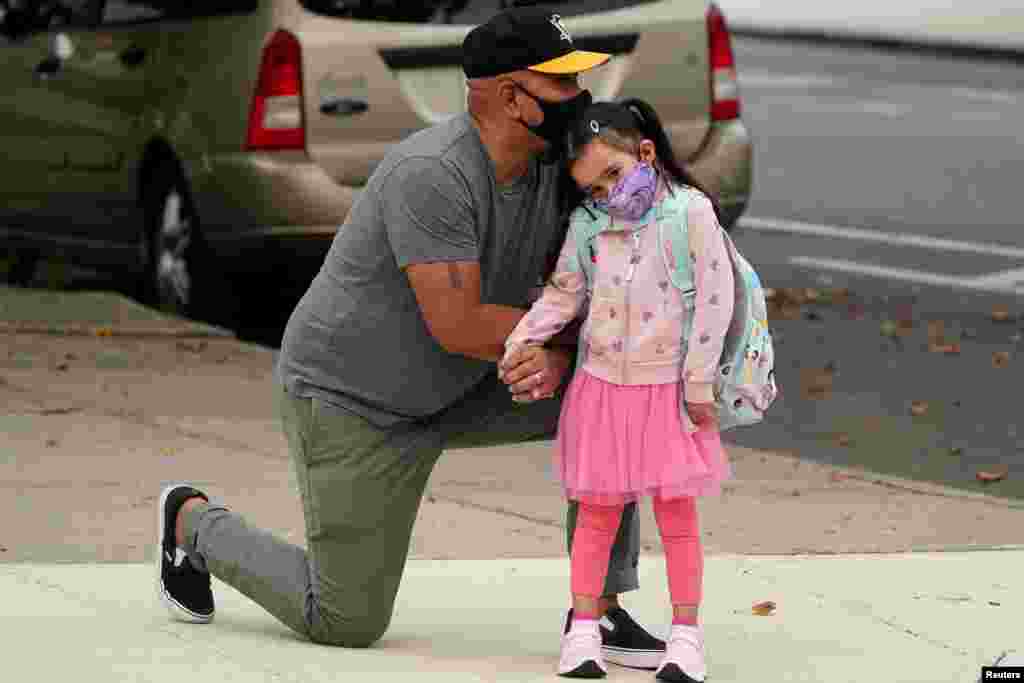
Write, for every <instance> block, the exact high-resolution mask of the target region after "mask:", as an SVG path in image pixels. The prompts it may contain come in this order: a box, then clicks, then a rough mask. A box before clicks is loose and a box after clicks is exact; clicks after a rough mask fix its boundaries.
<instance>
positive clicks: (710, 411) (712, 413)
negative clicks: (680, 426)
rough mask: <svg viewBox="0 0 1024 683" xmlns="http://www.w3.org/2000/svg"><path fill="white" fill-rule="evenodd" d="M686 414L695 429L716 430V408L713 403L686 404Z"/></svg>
mask: <svg viewBox="0 0 1024 683" xmlns="http://www.w3.org/2000/svg"><path fill="white" fill-rule="evenodd" d="M686 413H687V415H689V416H690V419H691V420H692V421H693V424H694V425H695V426H696V427H697V429H718V406H717V405H715V404H714V403H690V402H689V401H687V402H686Z"/></svg>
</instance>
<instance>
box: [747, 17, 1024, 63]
mask: <svg viewBox="0 0 1024 683" xmlns="http://www.w3.org/2000/svg"><path fill="white" fill-rule="evenodd" d="M729 30H730V32H731V33H732V34H733V35H736V36H741V37H744V38H762V39H767V40H778V41H789V42H799V43H811V44H824V45H834V44H839V45H844V46H850V47H869V48H875V49H881V50H889V51H892V52H909V53H915V54H923V55H931V56H935V57H957V58H961V59H978V60H982V61H994V62H1009V63H1012V64H1024V46H1021V47H1016V48H1014V47H1008V46H1005V45H1003V46H996V45H981V44H974V43H964V42H958V41H956V40H952V39H949V40H942V39H928V38H909V37H897V36H886V35H881V34H872V33H858V32H856V31H834V30H829V29H802V28H787V27H777V28H768V27H765V26H754V25H747V24H742V23H740V24H737V23H736V22H735V21H731V22H729Z"/></svg>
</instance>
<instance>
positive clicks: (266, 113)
mask: <svg viewBox="0 0 1024 683" xmlns="http://www.w3.org/2000/svg"><path fill="white" fill-rule="evenodd" d="M513 1H514V0H420V1H417V2H412V1H406V0H152V1H135V0H0V17H2V18H0V84H2V86H0V247H6V248H7V249H8V250H9V251H10V252H12V253H15V254H17V255H18V256H19V257H20V258H21V262H20V265H21V268H20V270H22V271H23V272H24V271H25V270H26V269H25V266H26V265H31V262H32V260H33V259H34V258H37V257H39V256H40V255H44V254H50V253H54V252H59V253H60V254H61V255H63V256H64V257H65V258H69V259H70V260H73V261H78V262H81V263H83V264H85V265H89V266H92V267H101V268H103V267H117V268H124V269H126V270H127V271H129V272H130V273H131V274H132V276H133V277H135V278H137V279H138V282H139V283H140V285H141V286H140V289H139V291H140V294H141V295H142V297H143V298H144V299H146V300H148V301H150V302H154V303H157V304H159V305H161V306H162V307H163V308H165V309H169V310H172V311H175V312H179V313H183V314H188V315H198V316H200V317H207V314H212V315H213V316H214V317H219V318H220V319H222V320H223V319H227V318H229V317H230V316H229V315H228V312H227V311H228V309H229V308H230V307H232V306H235V305H237V304H238V302H239V301H241V300H244V299H246V298H247V297H248V298H256V297H257V296H259V297H263V296H265V295H266V293H267V292H268V291H270V288H268V287H267V286H265V285H266V284H267V283H269V282H273V283H274V289H276V288H278V287H281V286H283V285H285V284H290V285H292V286H293V287H294V291H297V292H300V293H301V291H304V289H305V287H306V286H307V285H308V283H309V281H310V279H311V278H312V276H313V275H314V274H315V272H316V268H317V267H318V266H319V263H320V261H321V260H322V258H323V256H324V254H325V253H326V249H327V247H328V246H329V243H330V240H331V238H332V236H333V235H334V234H335V232H336V231H337V230H338V228H339V226H340V225H341V224H342V222H343V221H344V219H345V216H346V214H347V212H348V210H349V208H350V207H351V205H352V201H353V199H354V198H355V196H356V194H357V193H358V192H359V188H360V187H361V186H362V185H363V184H364V183H365V182H366V179H367V177H368V176H369V175H370V173H371V172H372V171H373V169H374V167H375V165H376V164H377V163H378V162H379V161H380V159H381V158H382V156H383V155H384V153H385V151H386V150H387V148H388V146H389V145H391V144H393V143H394V142H396V141H397V140H400V139H402V138H403V137H405V136H407V135H408V134H410V133H412V132H413V131H415V130H417V129H419V128H422V127H424V126H427V125H430V124H432V123H436V122H438V121H442V120H444V119H445V118H447V117H450V116H452V115H453V114H456V113H458V112H461V111H463V110H464V108H465V98H466V90H465V81H464V77H463V74H462V69H461V55H460V46H461V43H462V39H463V36H464V35H465V33H466V32H467V31H468V30H469V28H470V27H472V26H473V25H476V24H478V23H481V22H483V21H486V20H487V19H488V18H490V17H491V16H492V15H493V14H494V13H496V12H497V11H499V10H501V9H503V8H504V7H507V6H509V5H511V4H513ZM518 4H545V5H547V6H554V7H557V11H558V12H559V13H560V14H561V16H562V18H563V21H564V23H565V25H566V27H567V28H568V29H569V30H570V31H571V32H572V34H573V36H574V37H575V39H576V42H577V44H578V45H579V47H580V48H581V49H590V50H596V51H599V52H608V53H611V54H612V55H614V56H613V58H612V60H611V61H610V62H609V63H608V64H607V65H605V66H603V67H601V68H599V69H596V70H595V71H593V72H591V73H588V74H587V75H586V77H585V78H584V79H583V84H584V85H585V86H586V87H588V88H590V89H591V91H592V92H593V93H594V97H595V99H598V100H600V99H617V98H620V97H641V98H643V99H646V100H648V101H649V102H651V103H652V104H653V105H654V106H655V107H656V108H657V110H658V112H659V114H660V115H661V117H662V119H663V120H664V121H665V123H666V126H667V128H668V129H669V132H670V135H671V137H672V139H673V143H674V145H675V146H676V149H677V151H678V153H679V154H680V158H682V159H687V160H688V161H689V163H690V167H691V170H692V171H693V173H694V174H695V176H697V178H698V179H699V180H701V181H702V182H703V183H704V184H705V186H706V187H707V188H708V189H709V190H710V191H711V192H713V193H714V194H716V195H717V198H718V200H719V202H720V203H721V205H722V207H723V209H724V211H725V214H726V223H728V224H729V225H731V224H733V223H734V222H735V220H736V219H737V218H738V217H739V215H740V214H741V213H742V211H743V210H744V208H745V206H746V204H747V200H748V197H749V194H750V188H751V152H752V149H751V140H750V137H749V135H748V133H747V129H746V127H745V126H744V124H743V122H742V120H741V118H740V106H739V94H738V89H737V79H736V70H735V65H734V61H733V54H732V48H731V44H730V37H729V33H728V31H727V29H726V25H725V21H724V19H723V17H722V14H721V12H720V11H719V10H718V8H717V7H715V6H714V5H708V4H707V3H706V2H704V0H575V1H565V0H563V1H558V0H553V1H549V2H546V3H535V2H523V0H519V2H518ZM279 270H283V271H285V273H284V274H281V273H280V272H274V271H279ZM272 272H274V275H273V278H271V277H268V276H269V275H270V274H271V273H272ZM246 275H248V276H250V277H245V276H246ZM252 275H257V276H263V277H262V278H258V279H254V278H252V277H251V276H252ZM241 283H248V284H246V285H241ZM253 283H257V284H258V283H262V285H263V286H258V287H256V286H253Z"/></svg>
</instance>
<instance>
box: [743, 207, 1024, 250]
mask: <svg viewBox="0 0 1024 683" xmlns="http://www.w3.org/2000/svg"><path fill="white" fill-rule="evenodd" d="M740 226H741V227H744V228H749V229H751V230H759V231H763V232H788V233H793V234H797V235H813V236H815V237H838V238H840V239H848V240H861V241H864V242H879V243H882V244H891V245H894V246H902V247H917V248H919V249H932V250H935V251H954V252H962V253H970V254H985V255H988V256H1002V257H1005V258H1015V259H1024V248H1020V247H1012V246H1009V245H1002V244H990V243H984V242H963V241H960V240H950V239H942V238H939V237H928V236H926V235H914V234H911V233H900V232H897V233H887V232H881V231H878V230H866V229H864V228H842V227H837V226H834V225H818V224H814V223H801V222H799V221H790V220H781V219H775V218H756V217H753V216H750V217H745V218H742V219H740Z"/></svg>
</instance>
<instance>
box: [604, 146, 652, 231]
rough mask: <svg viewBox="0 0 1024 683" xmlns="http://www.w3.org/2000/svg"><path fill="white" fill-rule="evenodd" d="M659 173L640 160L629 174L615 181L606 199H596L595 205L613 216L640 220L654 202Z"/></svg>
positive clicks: (628, 219)
mask: <svg viewBox="0 0 1024 683" xmlns="http://www.w3.org/2000/svg"><path fill="white" fill-rule="evenodd" d="M657 189H658V174H657V172H656V171H655V170H654V168H653V167H652V166H651V165H650V164H648V163H647V162H646V161H641V162H639V163H638V164H637V165H636V166H634V167H633V170H632V171H630V173H629V175H627V176H626V177H624V178H622V179H621V180H619V182H617V183H615V187H613V188H612V191H611V192H609V193H608V197H607V198H604V199H595V200H594V207H595V208H596V209H598V210H599V211H603V212H605V213H606V214H608V215H609V216H611V217H613V218H621V219H624V220H627V221H638V220H640V219H641V218H643V216H644V214H645V213H647V211H648V210H649V209H650V208H651V204H653V203H654V194H655V192H656V191H657Z"/></svg>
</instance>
